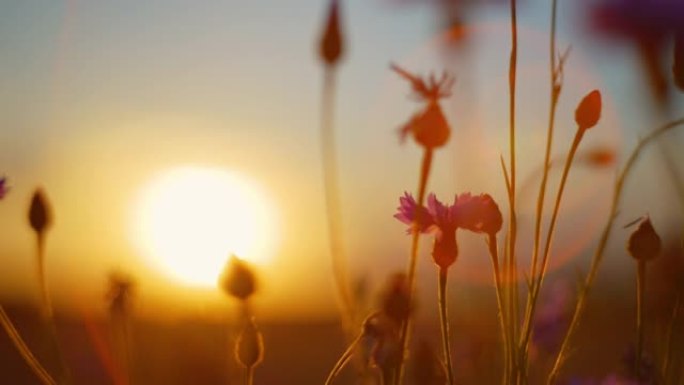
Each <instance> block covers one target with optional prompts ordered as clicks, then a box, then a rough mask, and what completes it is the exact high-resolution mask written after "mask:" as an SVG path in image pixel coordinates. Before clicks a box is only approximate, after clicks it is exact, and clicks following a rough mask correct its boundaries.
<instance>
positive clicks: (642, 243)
mask: <svg viewBox="0 0 684 385" xmlns="http://www.w3.org/2000/svg"><path fill="white" fill-rule="evenodd" d="M661 248H662V245H661V242H660V237H659V236H658V234H657V233H656V231H655V229H654V228H653V224H652V223H651V219H650V218H648V217H647V218H645V219H642V220H641V222H640V223H639V227H637V229H636V230H635V231H634V232H633V233H632V235H630V237H629V240H628V241H627V251H628V252H629V254H630V255H631V256H632V257H633V258H634V259H636V260H637V261H648V260H651V259H653V258H655V257H657V256H658V254H660V250H661Z"/></svg>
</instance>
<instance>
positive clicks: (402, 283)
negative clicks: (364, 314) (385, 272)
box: [381, 273, 411, 325]
mask: <svg viewBox="0 0 684 385" xmlns="http://www.w3.org/2000/svg"><path fill="white" fill-rule="evenodd" d="M410 297H411V296H410V295H409V287H408V282H407V279H406V275H405V274H404V273H397V274H394V275H392V276H391V277H390V278H389V281H388V282H387V285H386V286H385V291H384V293H383V295H382V297H381V300H382V304H381V305H382V313H383V314H384V315H385V316H387V318H389V319H390V320H392V321H393V322H394V323H395V324H396V325H401V324H402V323H403V322H404V321H405V320H406V319H407V318H408V317H409V314H410V313H411V299H410Z"/></svg>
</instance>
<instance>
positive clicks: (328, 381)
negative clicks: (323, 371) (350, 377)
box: [325, 334, 362, 385]
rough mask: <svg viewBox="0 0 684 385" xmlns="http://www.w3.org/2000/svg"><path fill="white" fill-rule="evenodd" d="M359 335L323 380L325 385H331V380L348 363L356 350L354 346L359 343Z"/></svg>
mask: <svg viewBox="0 0 684 385" xmlns="http://www.w3.org/2000/svg"><path fill="white" fill-rule="evenodd" d="M361 336H362V335H361V334H359V335H358V336H357V337H356V339H354V341H352V342H351V343H350V344H349V346H348V347H347V350H345V351H344V353H342V355H341V356H340V358H339V359H338V360H337V362H336V363H335V366H333V368H332V370H330V373H329V374H328V378H327V379H326V380H325V385H331V384H332V383H333V380H335V378H336V377H337V375H338V374H340V371H341V370H342V368H344V366H345V365H346V364H347V362H349V360H350V359H351V357H352V355H353V353H354V349H355V348H356V345H357V344H358V343H359V341H361Z"/></svg>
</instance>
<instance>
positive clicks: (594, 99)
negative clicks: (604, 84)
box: [575, 90, 601, 130]
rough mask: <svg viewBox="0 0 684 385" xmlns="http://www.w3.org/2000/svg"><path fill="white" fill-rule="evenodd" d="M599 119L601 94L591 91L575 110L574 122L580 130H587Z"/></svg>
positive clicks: (597, 91)
mask: <svg viewBox="0 0 684 385" xmlns="http://www.w3.org/2000/svg"><path fill="white" fill-rule="evenodd" d="M600 118H601V92H600V91H599V90H593V91H591V92H590V93H588V94H587V95H586V96H585V97H584V99H582V101H581V102H580V104H579V105H578V106H577V109H576V110H575V122H577V126H578V127H579V129H580V130H588V129H590V128H592V127H594V126H595V125H596V123H598V121H599V119H600Z"/></svg>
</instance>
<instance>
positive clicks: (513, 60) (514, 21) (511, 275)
mask: <svg viewBox="0 0 684 385" xmlns="http://www.w3.org/2000/svg"><path fill="white" fill-rule="evenodd" d="M510 6H511V54H510V62H509V68H508V86H509V148H510V149H509V151H510V172H511V174H510V191H509V218H510V219H509V220H510V225H509V228H508V232H509V238H508V242H509V243H508V261H506V262H507V263H505V264H506V265H507V268H506V270H507V278H508V282H509V285H510V288H509V293H508V299H509V316H508V319H509V320H510V329H511V330H510V333H509V335H510V338H511V339H512V340H514V338H515V335H516V334H517V328H518V326H517V324H518V321H517V320H518V285H517V280H516V278H517V261H516V255H515V245H516V240H517V233H518V219H517V213H516V210H515V189H516V183H515V182H516V156H515V86H516V72H517V66H518V16H517V1H516V0H511V1H510ZM511 361H512V366H513V369H514V370H516V368H517V358H516V357H515V354H514V352H513V351H511Z"/></svg>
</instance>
